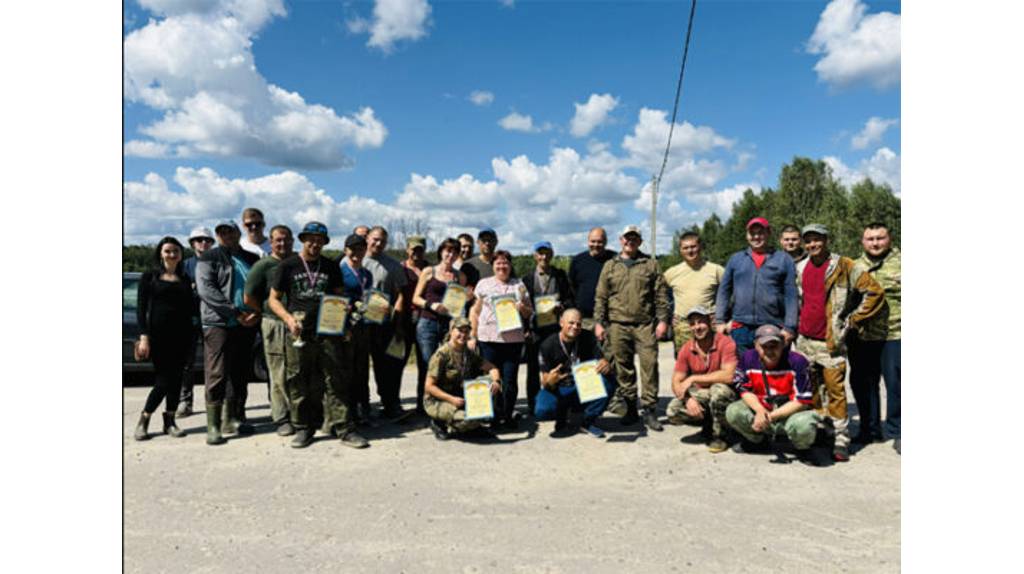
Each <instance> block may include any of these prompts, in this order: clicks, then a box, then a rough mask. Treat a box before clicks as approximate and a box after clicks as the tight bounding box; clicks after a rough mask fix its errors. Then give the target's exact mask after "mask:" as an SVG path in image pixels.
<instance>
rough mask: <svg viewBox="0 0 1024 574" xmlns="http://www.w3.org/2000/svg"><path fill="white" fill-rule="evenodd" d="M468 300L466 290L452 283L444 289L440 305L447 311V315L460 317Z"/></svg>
mask: <svg viewBox="0 0 1024 574" xmlns="http://www.w3.org/2000/svg"><path fill="white" fill-rule="evenodd" d="M468 299H469V294H468V293H467V292H466V288H465V287H463V286H462V285H459V284H458V283H455V282H454V281H453V282H451V283H449V284H448V286H447V288H445V290H444V297H442V298H441V304H442V305H444V308H445V309H448V314H449V315H451V316H452V317H461V316H462V310H463V309H464V308H465V307H466V301H467V300H468Z"/></svg>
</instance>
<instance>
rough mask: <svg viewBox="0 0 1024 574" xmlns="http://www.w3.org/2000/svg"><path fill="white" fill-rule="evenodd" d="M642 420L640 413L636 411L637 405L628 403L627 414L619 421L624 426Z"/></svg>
mask: <svg viewBox="0 0 1024 574" xmlns="http://www.w3.org/2000/svg"><path fill="white" fill-rule="evenodd" d="M639 421H640V415H639V414H638V413H637V412H636V405H626V414H624V415H622V419H620V421H619V422H621V423H622V426H624V427H628V426H631V425H635V424H636V423H637V422H639Z"/></svg>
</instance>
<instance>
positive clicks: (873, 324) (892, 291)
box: [857, 247, 902, 341]
mask: <svg viewBox="0 0 1024 574" xmlns="http://www.w3.org/2000/svg"><path fill="white" fill-rule="evenodd" d="M857 262H858V263H862V264H863V265H864V266H865V267H867V269H868V272H870V273H871V276H872V277H874V278H875V281H878V284H879V285H881V286H882V289H884V290H885V307H884V308H883V309H882V311H881V312H880V313H878V314H877V315H875V316H874V317H872V318H871V319H869V320H868V322H867V324H866V325H865V326H864V332H863V334H862V335H861V338H862V339H864V340H865V341H898V340H899V339H900V327H901V322H900V298H901V284H902V283H901V280H900V273H901V272H900V269H901V265H900V250H899V248H896V247H893V248H892V249H891V250H889V253H887V254H886V256H885V257H884V258H882V260H881V261H875V260H873V259H871V258H870V257H868V256H867V254H866V253H865V254H864V255H861V257H860V259H858V260H857Z"/></svg>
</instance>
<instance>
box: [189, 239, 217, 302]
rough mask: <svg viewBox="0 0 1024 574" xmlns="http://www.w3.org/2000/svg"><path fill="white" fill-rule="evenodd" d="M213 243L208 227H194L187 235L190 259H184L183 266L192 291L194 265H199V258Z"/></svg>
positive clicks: (194, 273)
mask: <svg viewBox="0 0 1024 574" xmlns="http://www.w3.org/2000/svg"><path fill="white" fill-rule="evenodd" d="M213 243H214V239H213V232H212V231H210V228H209V227H196V228H195V229H193V230H192V233H189V234H188V246H189V247H191V248H192V257H189V258H188V259H186V260H185V262H184V264H183V266H184V268H185V275H187V276H188V278H189V281H191V282H192V288H193V289H195V287H196V265H199V258H200V257H202V256H203V253H206V250H207V249H209V248H211V247H213Z"/></svg>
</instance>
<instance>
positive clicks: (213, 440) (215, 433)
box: [206, 403, 227, 446]
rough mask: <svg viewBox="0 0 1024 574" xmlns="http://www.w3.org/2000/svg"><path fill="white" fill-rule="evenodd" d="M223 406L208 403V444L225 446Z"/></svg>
mask: <svg viewBox="0 0 1024 574" xmlns="http://www.w3.org/2000/svg"><path fill="white" fill-rule="evenodd" d="M220 419H221V404H220V403H206V444H208V445H211V446H212V445H217V444H224V443H225V442H227V441H225V440H224V437H223V436H222V435H221V432H220V427H221V420H220Z"/></svg>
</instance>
